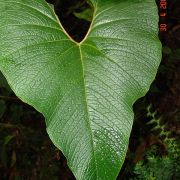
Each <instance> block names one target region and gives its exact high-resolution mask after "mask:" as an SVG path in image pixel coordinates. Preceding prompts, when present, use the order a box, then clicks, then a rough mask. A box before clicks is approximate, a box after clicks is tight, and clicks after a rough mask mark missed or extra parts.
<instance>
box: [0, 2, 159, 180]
mask: <svg viewBox="0 0 180 180" xmlns="http://www.w3.org/2000/svg"><path fill="white" fill-rule="evenodd" d="M91 3H92V6H93V7H94V12H93V18H92V22H91V26H90V28H89V31H88V33H87V35H86V36H85V37H84V39H83V40H82V41H81V42H80V43H78V42H75V41H74V40H73V39H72V38H71V37H70V36H69V35H68V34H67V33H66V31H65V30H64V28H63V27H62V25H61V23H60V22H59V20H58V18H57V17H56V15H55V13H54V11H53V8H52V6H50V5H48V4H47V3H46V2H45V1H44V0H6V1H4V0H0V12H1V13H0V19H1V20H0V43H1V46H0V70H1V71H2V73H3V74H4V76H5V77H6V79H7V80H8V83H9V85H10V86H11V88H12V89H13V91H14V92H15V93H16V95H17V96H18V97H19V98H20V99H21V100H22V101H24V102H26V103H28V104H30V105H32V106H33V107H35V108H36V109H37V110H38V111H39V112H41V113H42V114H43V115H44V116H45V118H46V125H47V132H48V134H49V136H50V138H51V140H52V141H53V143H54V144H55V145H56V146H57V147H58V148H59V149H61V151H62V152H63V153H64V154H65V156H66V157H67V161H68V164H69V166H70V168H71V170H72V171H73V173H74V174H75V176H76V178H77V179H85V180H86V179H87V180H90V179H92V180H95V179H97V180H103V179H104V180H111V179H115V178H116V176H117V174H118V172H119V170H120V168H121V166H122V163H123V161H124V157H125V154H126V150H127V145H128V139H129V135H130V132H131V127H132V123H133V110H132V105H133V104H134V102H135V101H136V100H137V99H138V98H139V97H142V96H144V95H145V93H146V92H147V91H148V89H149V86H150V84H151V82H152V81H153V79H154V77H155V75H156V72H157V68H158V65H159V62H160V59H161V44H160V42H159V39H158V37H157V32H158V26H157V23H158V15H157V7H156V4H155V2H154V1H152V0H128V1H127V0H122V1H119V0H91Z"/></svg>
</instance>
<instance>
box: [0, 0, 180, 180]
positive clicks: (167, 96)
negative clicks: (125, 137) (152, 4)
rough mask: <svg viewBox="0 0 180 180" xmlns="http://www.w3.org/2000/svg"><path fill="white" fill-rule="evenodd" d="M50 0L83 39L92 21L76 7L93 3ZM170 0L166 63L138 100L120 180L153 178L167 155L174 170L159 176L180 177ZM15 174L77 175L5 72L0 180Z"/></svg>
mask: <svg viewBox="0 0 180 180" xmlns="http://www.w3.org/2000/svg"><path fill="white" fill-rule="evenodd" d="M47 1H48V2H51V3H54V4H55V11H56V14H57V15H58V16H59V17H60V20H61V23H62V24H63V26H64V27H65V29H66V31H67V32H68V33H69V34H70V35H71V37H73V38H74V39H75V40H76V41H80V40H82V38H83V37H84V36H85V34H86V32H87V29H88V27H89V25H90V22H87V21H85V20H82V19H78V18H77V17H76V16H75V15H74V12H82V11H83V10H85V9H86V8H89V5H88V4H87V3H86V1H85V0H66V1H55V0H54V1H53V0H47ZM159 2H160V0H157V4H159ZM167 3H168V5H167V10H166V12H167V16H166V17H165V18H160V23H166V24H167V26H168V29H167V31H166V32H160V33H159V37H160V39H161V41H162V45H163V57H162V62H161V65H160V67H159V70H158V74H157V76H156V79H155V81H154V82H153V84H152V86H151V88H150V91H149V92H148V93H147V95H146V96H145V97H143V98H141V99H140V100H138V102H136V104H135V105H134V111H135V122H134V126H133V130H132V133H131V137H130V143H129V149H128V152H127V156H126V160H125V163H124V165H123V168H122V169H121V172H120V173H119V176H118V179H122V180H126V179H127V180H128V179H148V178H149V177H151V176H152V177H153V176H155V174H156V173H159V174H162V170H163V163H162V161H163V162H164V158H165V157H166V161H165V165H164V166H166V165H167V167H166V171H169V174H170V175H168V176H167V175H166V177H164V178H163V177H159V178H156V179H157V180H161V179H162V180H164V179H167V180H170V179H176V180H179V179H180V174H179V170H180V168H179V162H180V157H179V155H177V153H175V152H176V151H177V150H178V149H179V148H178V147H177V148H176V146H175V145H173V147H172V143H171V145H170V143H169V142H172V141H173V142H177V143H178V140H179V136H180V127H179V120H180V1H179V0H168V1H167ZM158 6H159V5H158ZM148 107H150V108H149V110H148ZM153 113H155V115H153ZM158 119H160V120H158ZM167 139H168V141H167ZM172 149H173V153H171V151H170V150H172ZM174 149H175V150H174ZM157 162H159V163H157ZM153 163H154V164H153ZM138 164H140V165H138ZM158 164H159V166H158ZM148 168H149V169H150V170H149V171H148V170H147V169H148ZM178 168H179V169H178ZM143 173H145V175H143ZM149 174H151V175H149ZM12 179H17V180H18V179H25V180H36V179H37V180H41V179H43V180H46V179H47V180H49V179H52V180H54V179H55V180H56V179H60V180H73V179H75V178H74V176H73V174H72V173H71V171H70V170H69V168H68V166H67V164H66V159H65V157H64V156H63V155H62V153H61V152H60V151H59V150H58V149H57V148H56V147H55V146H54V145H53V144H52V142H51V141H50V139H49V137H48V135H47V133H46V127H45V122H44V118H43V116H42V115H41V114H39V113H38V112H36V111H35V110H34V109H33V108H32V107H30V106H28V105H27V104H24V103H23V102H21V101H20V100H19V99H18V98H17V97H16V96H15V95H14V93H13V92H12V91H11V90H10V88H9V86H8V85H7V82H6V81H5V80H4V78H3V76H2V75H1V74H0V180H12Z"/></svg>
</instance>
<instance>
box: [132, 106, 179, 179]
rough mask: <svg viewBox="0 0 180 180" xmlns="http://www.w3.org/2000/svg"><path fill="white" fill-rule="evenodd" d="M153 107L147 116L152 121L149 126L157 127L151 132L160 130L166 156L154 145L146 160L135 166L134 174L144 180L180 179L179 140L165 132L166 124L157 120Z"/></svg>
mask: <svg viewBox="0 0 180 180" xmlns="http://www.w3.org/2000/svg"><path fill="white" fill-rule="evenodd" d="M151 111H152V106H151V105H149V106H148V107H147V112H148V113H147V116H148V117H150V118H151V120H150V121H149V122H148V123H147V124H149V125H150V124H151V125H152V124H153V125H155V126H154V127H153V128H152V129H151V131H152V132H153V131H154V132H155V131H157V130H159V134H158V135H157V136H159V138H161V139H162V142H161V143H162V144H163V145H164V147H165V150H166V154H164V155H159V154H158V153H157V152H158V151H159V147H158V146H157V145H156V144H154V145H153V146H151V147H150V148H149V149H148V151H147V152H146V153H145V159H144V160H142V161H140V162H138V163H137V164H136V165H135V168H134V173H135V174H137V177H136V178H133V179H142V180H170V179H172V180H173V179H174V180H176V179H179V178H180V163H179V160H180V156H179V154H180V150H179V146H178V144H179V143H178V140H176V139H175V138H171V137H170V135H171V132H170V131H167V130H165V124H163V123H162V122H161V118H162V117H160V118H157V117H156V115H157V112H151Z"/></svg>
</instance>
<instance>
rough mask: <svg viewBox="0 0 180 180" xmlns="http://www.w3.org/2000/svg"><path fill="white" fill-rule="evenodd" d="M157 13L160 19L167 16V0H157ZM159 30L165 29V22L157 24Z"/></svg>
mask: <svg viewBox="0 0 180 180" xmlns="http://www.w3.org/2000/svg"><path fill="white" fill-rule="evenodd" d="M159 9H160V12H159V15H160V20H161V19H162V18H163V19H164V18H165V17H166V16H167V0H160V1H159ZM159 30H160V31H161V32H164V31H167V24H166V23H164V22H163V23H160V24H159Z"/></svg>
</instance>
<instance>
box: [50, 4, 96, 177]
mask: <svg viewBox="0 0 180 180" xmlns="http://www.w3.org/2000/svg"><path fill="white" fill-rule="evenodd" d="M53 12H54V15H55V17H56V19H57V22H58V24H59V26H60V28H61V29H62V31H63V32H64V33H65V35H66V36H67V38H68V39H69V40H70V41H72V42H73V43H75V44H76V45H77V46H78V48H79V54H80V61H81V67H82V76H83V86H84V96H85V105H86V111H87V125H88V127H89V128H88V129H89V130H90V135H91V146H92V156H93V162H94V164H95V167H96V170H95V174H96V178H97V180H98V179H99V178H98V169H97V160H96V156H95V148H94V141H93V133H92V126H91V123H90V115H89V108H88V100H87V90H86V80H85V68H84V63H83V56H82V50H81V45H82V44H83V42H84V41H85V40H86V39H87V38H88V35H89V34H90V32H91V30H92V26H93V23H94V20H95V16H96V12H97V3H96V5H94V12H93V17H92V21H91V24H90V26H89V29H88V31H87V33H86V35H85V37H84V38H83V39H82V41H81V42H76V41H75V40H74V39H72V37H70V35H69V34H68V33H67V31H66V30H65V29H64V27H63V26H62V24H61V22H60V20H59V18H58V17H57V15H56V13H55V11H54V10H53Z"/></svg>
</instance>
